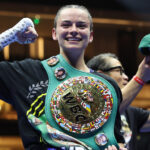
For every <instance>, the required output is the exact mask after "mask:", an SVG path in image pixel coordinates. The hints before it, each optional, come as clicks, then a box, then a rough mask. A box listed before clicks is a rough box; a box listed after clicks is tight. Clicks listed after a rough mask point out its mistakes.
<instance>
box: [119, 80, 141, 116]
mask: <svg viewBox="0 0 150 150" xmlns="http://www.w3.org/2000/svg"><path fill="white" fill-rule="evenodd" d="M142 87H143V86H142V85H140V84H139V83H137V82H136V81H135V80H134V79H133V78H132V79H131V80H130V82H129V83H128V84H127V85H126V86H125V87H124V88H122V89H121V91H122V96H123V101H122V103H121V104H120V108H119V109H120V113H123V112H124V111H125V109H126V108H127V107H128V106H129V105H130V104H131V103H132V101H133V100H134V99H135V97H136V96H137V94H138V93H139V91H140V90H141V89H142Z"/></svg>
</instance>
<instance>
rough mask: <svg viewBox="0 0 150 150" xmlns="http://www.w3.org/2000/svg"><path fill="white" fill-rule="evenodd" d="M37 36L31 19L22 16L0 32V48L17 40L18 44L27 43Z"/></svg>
mask: <svg viewBox="0 0 150 150" xmlns="http://www.w3.org/2000/svg"><path fill="white" fill-rule="evenodd" d="M37 37H38V34H37V32H36V31H35V29H34V24H33V22H32V20H31V19H29V18H23V19H22V20H20V21H19V22H18V23H17V24H16V25H15V26H13V27H12V28H10V29H8V30H6V31H4V32H3V33H1V34H0V50H2V49H3V48H4V47H5V46H7V45H9V44H11V43H13V42H18V43H20V44H29V43H32V42H34V41H35V39H36V38H37Z"/></svg>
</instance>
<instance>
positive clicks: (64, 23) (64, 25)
mask: <svg viewBox="0 0 150 150" xmlns="http://www.w3.org/2000/svg"><path fill="white" fill-rule="evenodd" d="M61 26H62V27H63V28H68V27H70V26H71V22H69V21H65V22H62V24H61Z"/></svg>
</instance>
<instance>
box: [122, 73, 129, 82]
mask: <svg viewBox="0 0 150 150" xmlns="http://www.w3.org/2000/svg"><path fill="white" fill-rule="evenodd" d="M123 79H124V80H126V81H128V80H129V77H128V76H127V75H126V74H125V73H123Z"/></svg>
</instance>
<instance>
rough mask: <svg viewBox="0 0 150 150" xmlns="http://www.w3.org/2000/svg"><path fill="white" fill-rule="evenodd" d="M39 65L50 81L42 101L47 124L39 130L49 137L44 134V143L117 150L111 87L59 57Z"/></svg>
mask: <svg viewBox="0 0 150 150" xmlns="http://www.w3.org/2000/svg"><path fill="white" fill-rule="evenodd" d="M42 64H43V66H44V68H45V70H46V72H47V75H48V78H49V85H48V89H47V95H46V101H45V116H46V122H47V123H46V124H47V125H46V126H45V127H44V129H42V127H41V130H45V131H44V132H49V135H50V136H48V135H47V134H43V138H44V140H45V141H46V142H48V143H50V144H52V145H54V146H56V147H63V146H66V147H69V146H81V147H83V148H84V149H101V150H103V149H105V148H106V147H108V145H115V146H117V147H118V144H117V141H116V139H115V137H114V124H115V117H116V112H117V105H118V104H117V101H118V100H117V95H116V92H115V90H114V88H113V86H112V85H111V84H110V83H109V82H108V81H107V80H105V79H104V78H102V77H100V76H97V75H94V74H92V73H85V72H82V71H79V70H77V69H75V68H73V67H72V66H71V65H70V64H68V63H67V62H66V60H65V59H64V58H63V57H62V55H57V56H53V57H51V58H49V59H48V60H44V61H42ZM41 118H42V117H41ZM41 118H39V119H41ZM41 132H42V131H41Z"/></svg>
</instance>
